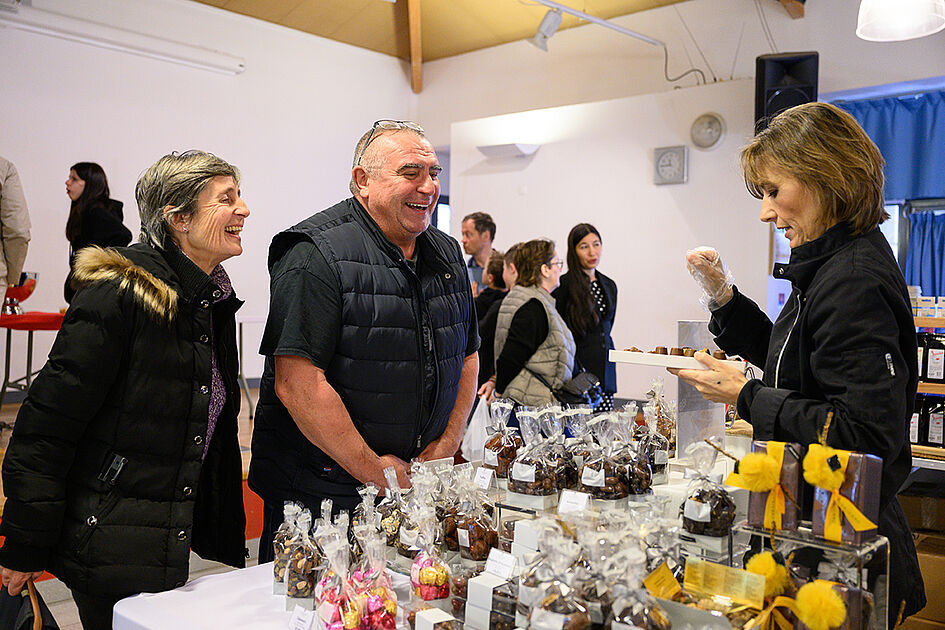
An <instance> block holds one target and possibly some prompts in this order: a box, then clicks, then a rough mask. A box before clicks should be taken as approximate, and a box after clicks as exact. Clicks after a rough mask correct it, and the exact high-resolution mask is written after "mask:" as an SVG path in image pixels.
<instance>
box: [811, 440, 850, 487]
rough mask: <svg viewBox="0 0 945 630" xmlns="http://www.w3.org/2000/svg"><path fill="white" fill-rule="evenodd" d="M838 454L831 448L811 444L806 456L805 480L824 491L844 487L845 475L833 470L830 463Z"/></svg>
mask: <svg viewBox="0 0 945 630" xmlns="http://www.w3.org/2000/svg"><path fill="white" fill-rule="evenodd" d="M836 453H837V451H835V450H834V449H832V448H830V447H829V446H821V445H820V444H811V445H810V447H809V448H808V449H807V455H805V456H804V480H805V481H807V483H809V484H810V485H812V486H817V487H818V488H823V489H824V490H829V491H831V492H833V491H834V490H838V489H839V488H840V486H842V485H843V473H842V472H841V471H840V470H839V469H838V470H833V469H832V468H831V467H830V462H829V460H830V458H831V457H833V456H834V455H836Z"/></svg>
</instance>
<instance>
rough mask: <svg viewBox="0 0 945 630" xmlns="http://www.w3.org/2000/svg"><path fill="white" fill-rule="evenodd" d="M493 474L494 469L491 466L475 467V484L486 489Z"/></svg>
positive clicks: (490, 482)
mask: <svg viewBox="0 0 945 630" xmlns="http://www.w3.org/2000/svg"><path fill="white" fill-rule="evenodd" d="M493 474H495V471H494V470H492V469H491V468H485V467H483V466H480V467H479V468H477V469H476V478H475V482H476V485H477V486H479V487H480V488H482V489H483V490H488V489H489V487H490V486H491V485H492V475H493Z"/></svg>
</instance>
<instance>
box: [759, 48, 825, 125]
mask: <svg viewBox="0 0 945 630" xmlns="http://www.w3.org/2000/svg"><path fill="white" fill-rule="evenodd" d="M819 57H820V55H819V54H818V53H816V52H798V53H778V54H775V55H760V56H759V57H758V58H757V59H756V60H755V133H758V132H759V131H761V130H762V129H764V128H765V127H767V126H768V123H769V122H770V121H771V119H772V118H774V117H775V116H777V115H778V114H780V113H781V112H783V111H784V110H786V109H790V108H791V107H794V106H795V105H801V104H803V103H810V102H812V101H816V100H817V67H818V60H819Z"/></svg>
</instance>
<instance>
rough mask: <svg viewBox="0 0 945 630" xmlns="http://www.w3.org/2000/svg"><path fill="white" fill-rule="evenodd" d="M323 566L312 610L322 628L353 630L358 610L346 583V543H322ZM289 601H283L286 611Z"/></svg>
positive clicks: (337, 538)
mask: <svg viewBox="0 0 945 630" xmlns="http://www.w3.org/2000/svg"><path fill="white" fill-rule="evenodd" d="M325 559H326V561H327V563H328V564H327V567H326V568H325V570H324V571H323V572H322V574H321V575H320V576H319V578H318V582H317V584H316V585H315V588H314V600H315V611H316V614H317V616H318V618H319V620H320V621H321V622H322V623H323V624H324V625H325V627H326V628H332V627H334V628H336V629H337V630H341V628H344V629H345V630H357V628H359V627H360V625H361V609H360V606H359V605H358V601H357V598H356V597H355V594H354V588H353V587H352V585H351V583H350V582H349V580H348V568H349V566H348V563H349V555H348V544H347V541H346V540H345V538H343V537H341V536H331V537H330V539H328V540H326V541H325ZM289 603H290V602H288V600H287V605H286V609H287V610H291V608H289V607H288V605H289Z"/></svg>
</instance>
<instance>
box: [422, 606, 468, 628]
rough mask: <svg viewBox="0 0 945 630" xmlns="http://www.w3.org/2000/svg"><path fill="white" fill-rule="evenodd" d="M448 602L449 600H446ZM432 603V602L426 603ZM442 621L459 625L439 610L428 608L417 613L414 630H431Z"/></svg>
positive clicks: (452, 617) (450, 616)
mask: <svg viewBox="0 0 945 630" xmlns="http://www.w3.org/2000/svg"><path fill="white" fill-rule="evenodd" d="M447 602H449V600H447ZM428 603H431V604H432V603H433V602H428ZM443 621H452V622H454V624H456V625H457V627H458V624H459V621H458V620H457V619H456V617H454V616H453V615H451V614H449V613H448V612H446V611H445V610H441V609H440V608H428V609H426V610H421V611H420V612H418V613H417V625H416V630H433V626H435V625H436V624H438V623H441V622H443Z"/></svg>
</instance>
